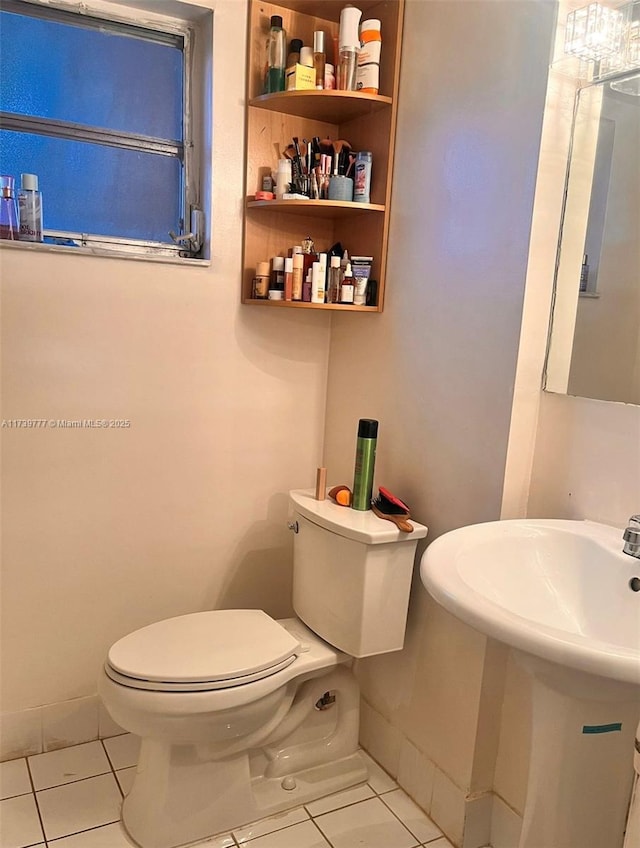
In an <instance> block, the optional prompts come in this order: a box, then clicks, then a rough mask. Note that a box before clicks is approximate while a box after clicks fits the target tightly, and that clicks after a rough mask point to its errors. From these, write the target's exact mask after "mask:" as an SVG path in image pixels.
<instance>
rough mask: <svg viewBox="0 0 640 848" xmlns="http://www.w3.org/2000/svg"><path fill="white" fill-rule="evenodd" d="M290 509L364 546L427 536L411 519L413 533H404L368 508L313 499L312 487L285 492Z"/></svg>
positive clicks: (407, 540)
mask: <svg viewBox="0 0 640 848" xmlns="http://www.w3.org/2000/svg"><path fill="white" fill-rule="evenodd" d="M289 497H290V498H291V502H292V504H293V508H294V511H295V512H297V513H299V514H300V515H303V516H304V517H305V518H307V519H309V521H312V522H313V523H314V524H317V525H318V526H320V527H324V528H325V530H331V532H333V533H337V534H338V535H339V536H344V537H345V538H346V539H353V540H354V541H356V542H362V543H363V544H365V545H381V544H388V543H389V542H416V541H417V540H418V539H423V538H424V537H425V536H426V535H427V528H426V527H425V526H424V524H418V522H417V521H414V520H413V519H411V523H412V524H413V533H405V532H403V531H402V530H398V528H397V527H396V525H395V524H394V523H393V522H392V521H387V520H386V519H384V518H378V516H377V515H376V514H375V513H374V512H372V511H371V510H370V509H368V510H358V509H351V508H349V507H346V506H338V504H337V503H334V501H332V500H331V498H327V499H326V500H324V501H317V500H316V498H315V489H294V490H293V491H291V492H289Z"/></svg>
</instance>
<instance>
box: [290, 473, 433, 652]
mask: <svg viewBox="0 0 640 848" xmlns="http://www.w3.org/2000/svg"><path fill="white" fill-rule="evenodd" d="M290 498H291V505H292V512H293V521H295V522H296V525H297V526H295V527H294V529H295V535H294V543H293V608H294V609H295V611H296V614H297V615H298V616H299V618H301V619H302V620H303V621H304V623H305V624H306V625H307V626H308V627H310V628H311V629H312V630H313V631H314V633H317V634H318V636H321V637H322V638H323V639H324V640H325V641H327V642H329V643H330V644H331V645H333V646H334V647H336V648H339V649H340V650H341V651H345V652H346V653H348V654H351V656H353V657H369V656H373V655H374V654H385V653H387V652H389V651H399V650H400V649H401V648H402V646H403V645H404V631H405V626H406V621H407V609H408V606H409V591H410V589H411V577H412V573H413V564H414V559H415V553H416V546H417V542H418V539H422V538H424V537H425V536H426V535H427V528H426V527H424V526H423V525H422V524H418V523H417V522H415V521H412V524H413V527H414V530H413V533H405V532H403V531H401V530H398V528H397V527H396V525H395V524H393V523H392V522H391V521H386V520H385V519H382V518H378V516H376V515H375V514H374V513H373V512H372V511H371V510H367V511H364V512H363V511H360V510H355V509H350V508H349V507H343V506H338V505H337V504H336V503H334V502H333V501H331V500H328V499H327V500H324V501H317V500H316V499H315V497H314V492H313V490H311V489H309V490H296V491H292V492H290Z"/></svg>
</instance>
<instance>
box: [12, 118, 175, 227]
mask: <svg viewBox="0 0 640 848" xmlns="http://www.w3.org/2000/svg"><path fill="white" fill-rule="evenodd" d="M0 161H1V162H2V168H3V170H2V173H9V174H18V175H19V174H23V173H27V174H33V173H38V176H39V180H38V187H39V188H40V190H41V191H42V197H43V207H44V221H45V229H49V230H66V231H69V232H77V233H92V234H94V235H103V236H123V235H124V234H126V236H127V237H128V238H132V239H144V240H145V241H162V242H168V241H170V237H169V230H174V231H175V230H176V228H177V227H178V224H179V221H180V211H179V208H178V202H179V198H180V185H181V178H182V165H181V163H180V161H179V160H178V159H176V158H174V157H172V156H158V155H154V154H151V153H142V152H140V151H137V150H120V149H118V148H115V147H103V146H102V145H99V144H87V143H86V142H81V141H80V142H79V141H71V140H68V139H62V138H49V137H47V136H42V135H34V136H29V135H26V134H24V133H19V132H8V131H7V130H1V131H0ZM45 163H46V164H45Z"/></svg>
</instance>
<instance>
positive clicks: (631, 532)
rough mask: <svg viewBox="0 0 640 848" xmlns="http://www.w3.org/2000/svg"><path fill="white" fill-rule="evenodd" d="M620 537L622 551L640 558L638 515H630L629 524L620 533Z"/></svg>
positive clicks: (639, 521)
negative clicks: (622, 545)
mask: <svg viewBox="0 0 640 848" xmlns="http://www.w3.org/2000/svg"><path fill="white" fill-rule="evenodd" d="M622 538H623V539H624V547H623V548H622V550H623V552H624V553H625V554H629V556H632V557H638V559H640V515H632V516H631V518H630V519H629V526H628V527H627V529H626V530H625V531H624V533H623V534H622Z"/></svg>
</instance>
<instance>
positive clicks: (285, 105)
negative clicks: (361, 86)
mask: <svg viewBox="0 0 640 848" xmlns="http://www.w3.org/2000/svg"><path fill="white" fill-rule="evenodd" d="M391 102H392V100H391V98H390V97H385V96H384V95H382V94H364V93H363V92H361V91H314V90H313V89H311V90H308V91H278V92H276V93H275V94H261V95H260V96H259V97H254V98H253V99H252V100H250V101H249V105H250V106H256V107H257V108H259V109H268V110H269V111H271V112H283V113H284V114H286V115H296V116H297V117H299V118H315V119H316V120H319V121H326V122H327V123H330V124H339V123H343V122H344V121H348V120H351V119H352V118H357V117H360V116H361V115H370V114H371V113H372V112H377V111H378V110H380V109H385V108H387V107H388V106H390V105H391Z"/></svg>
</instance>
